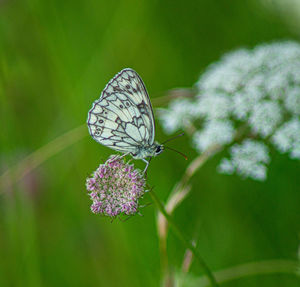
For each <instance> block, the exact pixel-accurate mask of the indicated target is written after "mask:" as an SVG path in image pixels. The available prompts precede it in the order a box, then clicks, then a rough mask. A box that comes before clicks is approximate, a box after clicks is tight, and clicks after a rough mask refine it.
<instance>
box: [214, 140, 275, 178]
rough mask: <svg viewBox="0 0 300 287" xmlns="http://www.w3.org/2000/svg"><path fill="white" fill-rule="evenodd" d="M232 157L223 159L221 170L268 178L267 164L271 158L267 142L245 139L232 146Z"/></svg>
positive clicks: (245, 175) (251, 176) (228, 172)
mask: <svg viewBox="0 0 300 287" xmlns="http://www.w3.org/2000/svg"><path fill="white" fill-rule="evenodd" d="M230 156H231V158H230V159H226V158H225V159H223V160H222V161H221V163H220V165H219V171H220V172H222V173H227V174H232V173H233V172H234V171H235V172H236V173H238V174H240V175H241V176H243V177H245V178H246V177H250V178H253V179H256V180H265V179H266V165H265V164H267V163H268V162H269V160H270V158H269V155H268V148H267V146H266V145H265V144H263V143H262V142H258V141H253V140H245V141H244V142H243V143H242V144H235V145H233V146H232V147H231V148H230Z"/></svg>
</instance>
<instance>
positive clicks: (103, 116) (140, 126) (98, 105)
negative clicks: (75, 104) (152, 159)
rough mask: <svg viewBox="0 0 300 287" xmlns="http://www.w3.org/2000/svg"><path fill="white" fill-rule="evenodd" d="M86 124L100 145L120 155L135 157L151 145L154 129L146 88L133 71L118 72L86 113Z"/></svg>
mask: <svg viewBox="0 0 300 287" xmlns="http://www.w3.org/2000/svg"><path fill="white" fill-rule="evenodd" d="M87 124H88V127H89V132H90V134H91V136H92V137H93V138H94V139H95V140H96V141H97V142H99V143H101V144H103V145H105V146H108V147H110V148H112V149H114V150H117V151H120V152H131V153H136V152H137V151H138V150H139V148H140V147H142V146H147V145H152V144H153V142H154V136H155V126H154V118H153V112H152V107H151V103H150V99H149V96H148V94H147V91H146V88H145V85H144V83H143V81H142V79H141V78H140V77H139V75H138V74H137V73H136V72H135V71H134V70H132V69H124V70H122V71H121V72H119V73H118V74H117V75H116V76H115V77H114V78H113V79H112V80H111V81H110V82H109V83H108V84H107V85H106V87H105V88H104V90H103V92H102V93H101V97H100V99H99V100H97V101H95V102H94V103H93V107H92V109H91V110H90V111H89V115H88V120H87Z"/></svg>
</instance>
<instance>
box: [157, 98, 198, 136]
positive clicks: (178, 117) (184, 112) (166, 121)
mask: <svg viewBox="0 0 300 287" xmlns="http://www.w3.org/2000/svg"><path fill="white" fill-rule="evenodd" d="M157 113H158V116H159V119H160V120H161V123H162V125H163V127H164V129H165V131H166V133H168V134H170V133H172V132H174V131H176V130H179V129H183V128H185V126H186V125H187V124H188V123H189V121H190V120H191V119H193V118H194V116H195V115H196V114H197V113H196V111H195V104H194V103H192V101H191V100H189V99H175V100H174V101H172V102H171V103H170V105H169V107H168V109H157Z"/></svg>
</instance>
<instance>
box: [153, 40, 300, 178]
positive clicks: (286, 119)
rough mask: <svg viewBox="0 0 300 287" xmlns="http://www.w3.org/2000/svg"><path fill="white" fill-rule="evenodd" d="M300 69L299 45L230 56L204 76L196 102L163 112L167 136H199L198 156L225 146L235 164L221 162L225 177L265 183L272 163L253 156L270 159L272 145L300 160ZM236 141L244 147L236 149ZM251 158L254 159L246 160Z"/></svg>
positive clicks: (272, 46) (268, 47)
mask: <svg viewBox="0 0 300 287" xmlns="http://www.w3.org/2000/svg"><path fill="white" fill-rule="evenodd" d="M299 67H300V44H299V43H297V42H292V41H285V42H277V43H271V44H263V45H259V46H257V47H255V48H253V49H240V50H236V51H233V52H231V53H228V54H226V55H225V56H223V57H222V58H221V59H220V60H219V61H218V62H216V63H214V64H212V65H210V66H209V67H208V68H207V69H206V70H205V71H204V73H203V74H202V75H201V76H200V78H199V80H198V82H197V83H196V87H197V89H198V92H197V95H196V96H195V97H194V98H193V99H191V98H189V99H184V98H181V99H180V98H179V99H176V102H175V100H174V101H171V103H170V105H169V107H167V108H164V109H160V112H159V118H160V120H161V123H162V127H163V128H164V129H165V131H166V132H168V133H171V132H174V131H177V130H179V129H187V131H195V132H194V134H193V135H192V137H193V140H192V145H193V147H194V148H196V150H197V151H198V152H203V151H204V150H206V149H207V148H209V147H210V146H212V145H215V144H217V145H223V146H225V145H226V146H227V148H228V149H227V151H228V153H229V155H230V157H231V158H224V159H223V160H221V164H220V166H219V170H220V171H222V172H225V173H229V174H232V173H234V172H236V173H238V174H240V175H242V176H243V177H251V178H253V179H256V180H264V179H266V172H267V164H268V162H269V160H268V161H265V160H262V159H261V158H259V157H255V156H254V155H255V153H262V150H264V153H267V151H266V150H265V149H266V148H267V146H268V145H273V146H274V147H275V148H276V149H277V150H278V151H279V152H281V153H288V155H289V157H290V158H292V159H300V69H299ZM189 125H190V126H192V129H191V128H189ZM234 139H238V140H239V141H241V140H244V142H243V143H242V144H241V145H234ZM251 139H255V141H253V142H252V141H251ZM249 140H250V141H249ZM254 142H255V144H254ZM262 145H263V146H265V148H263V147H262ZM255 149H257V150H256V151H255ZM248 154H252V159H251V158H250V157H249V158H248V159H247V160H246V157H245V156H246V155H248Z"/></svg>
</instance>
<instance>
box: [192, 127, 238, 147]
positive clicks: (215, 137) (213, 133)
mask: <svg viewBox="0 0 300 287" xmlns="http://www.w3.org/2000/svg"><path fill="white" fill-rule="evenodd" d="M233 136H234V128H233V125H232V123H231V122H230V121H208V122H206V123H205V125H204V128H203V129H202V130H201V131H197V132H195V134H194V135H193V143H194V146H195V147H196V149H197V150H199V151H201V152H202V151H204V150H206V149H207V148H208V147H209V146H211V145H213V144H219V145H225V144H229V143H230V142H231V141H232V140H233Z"/></svg>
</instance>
